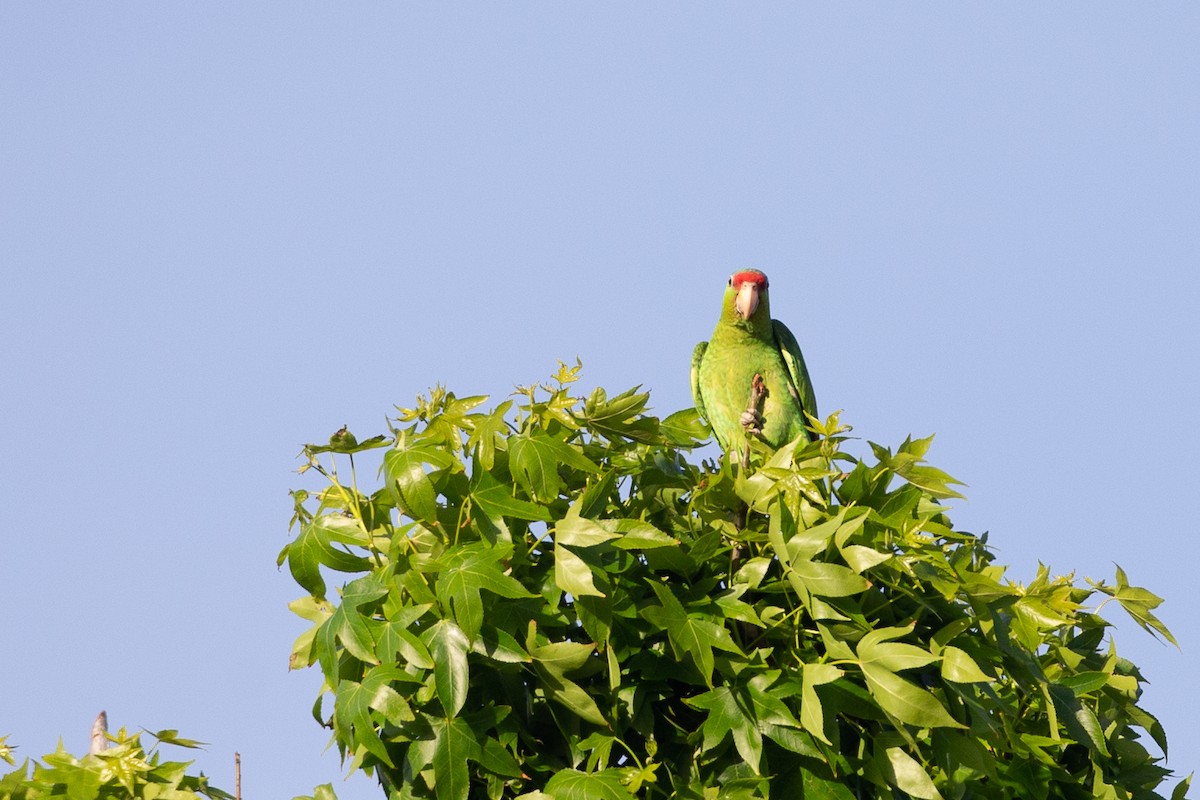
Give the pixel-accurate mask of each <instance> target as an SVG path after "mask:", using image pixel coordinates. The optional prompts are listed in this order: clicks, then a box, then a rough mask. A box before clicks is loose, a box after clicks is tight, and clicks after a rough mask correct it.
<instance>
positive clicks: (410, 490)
mask: <svg viewBox="0 0 1200 800" xmlns="http://www.w3.org/2000/svg"><path fill="white" fill-rule="evenodd" d="M452 461H453V459H452V457H451V456H450V455H449V454H447V453H446V452H445V451H442V450H438V449H435V448H433V447H422V446H416V447H407V448H404V449H393V450H389V451H388V452H387V453H385V454H384V456H383V473H384V475H385V476H386V477H387V481H388V485H389V486H390V487H391V488H392V490H393V491H394V492H395V493H396V504H397V505H398V506H399V507H400V508H401V510H402V511H403V512H404V513H405V514H407V515H408V516H410V517H412V518H413V519H417V520H422V521H425V522H436V521H437V492H436V491H435V490H434V488H433V481H431V480H430V479H429V475H427V474H426V472H425V465H426V464H430V465H433V466H436V467H447V466H449V465H450V464H451V463H452Z"/></svg>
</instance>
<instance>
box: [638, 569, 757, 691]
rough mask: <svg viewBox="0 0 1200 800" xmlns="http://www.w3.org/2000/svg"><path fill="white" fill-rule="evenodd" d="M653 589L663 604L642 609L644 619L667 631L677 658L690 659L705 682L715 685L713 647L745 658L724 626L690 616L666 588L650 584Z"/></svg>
mask: <svg viewBox="0 0 1200 800" xmlns="http://www.w3.org/2000/svg"><path fill="white" fill-rule="evenodd" d="M650 588H651V589H653V590H654V594H655V595H656V596H657V597H658V601H659V603H661V605H660V606H650V607H648V608H645V609H643V610H642V614H643V616H645V617H646V619H648V620H650V622H652V623H654V624H655V625H657V626H658V627H659V628H660V629H662V630H665V631H666V632H667V638H668V639H669V641H670V642H671V648H672V649H673V650H674V651H675V654H676V656H677V657H683V656H685V655H687V656H689V657H690V658H691V660H692V662H693V663H694V664H695V665H696V668H697V669H698V670H699V671H700V675H701V677H703V678H704V682H705V683H706V684H708V685H709V686H712V671H713V665H714V659H713V648H714V647H716V648H719V649H721V650H726V651H728V652H731V653H736V654H738V655H743V654H742V651H741V649H740V648H739V647H738V646H737V645H736V644H735V643H734V641H733V639H732V638H731V637H730V635H729V631H727V630H725V628H724V627H723V626H721V625H717V624H716V623H715V622H713V621H712V620H710V619H706V618H705V617H704V616H702V615H699V614H696V615H692V614H688V613H687V611H685V610H684V608H683V605H682V604H681V603H680V602H679V600H678V599H677V598H676V597H675V595H674V594H672V593H671V590H670V589H668V588H667V587H666V586H663V585H662V584H659V583H651V584H650Z"/></svg>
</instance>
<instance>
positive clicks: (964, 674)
mask: <svg viewBox="0 0 1200 800" xmlns="http://www.w3.org/2000/svg"><path fill="white" fill-rule="evenodd" d="M942 677H943V678H945V679H946V680H948V681H953V682H954V683H989V682H991V681H992V678H990V677H988V676H987V674H986V673H984V671H983V670H981V669H980V668H979V665H978V664H976V663H975V659H973V658H971V656H970V655H968V654H967V653H966V652H965V651H963V650H960V649H959V648H957V647H949V646H947V647H944V648H942Z"/></svg>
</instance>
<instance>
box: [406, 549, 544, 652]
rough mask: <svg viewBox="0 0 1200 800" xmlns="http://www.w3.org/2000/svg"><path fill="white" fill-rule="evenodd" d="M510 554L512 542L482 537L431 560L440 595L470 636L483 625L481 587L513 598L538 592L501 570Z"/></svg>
mask: <svg viewBox="0 0 1200 800" xmlns="http://www.w3.org/2000/svg"><path fill="white" fill-rule="evenodd" d="M511 555H512V545H510V544H497V545H492V544H491V543H489V542H486V541H480V542H473V543H472V544H469V545H464V546H461V547H459V548H457V549H456V550H454V551H452V552H451V553H449V554H448V555H446V556H443V557H442V558H440V559H437V560H436V561H434V562H432V563H431V564H430V568H431V569H436V570H438V571H439V574H438V579H437V587H436V591H437V596H438V599H439V600H440V601H441V602H442V603H443V604H444V605H450V606H452V607H453V609H454V618H455V619H456V620H457V621H458V625H459V627H460V628H462V630H463V633H465V634H466V635H467V638H468V639H470V640H474V639H475V637H476V636H478V635H479V629H480V627H481V626H482V625H483V601H482V599H481V598H480V596H479V593H480V591H481V590H487V591H489V592H491V593H493V594H496V595H499V596H500V597H508V598H513V599H520V598H525V597H535V596H536V595H534V594H533V593H531V592H529V591H528V590H527V589H526V588H525V587H524V586H523V585H521V582H520V581H518V580H516V579H515V578H513V577H512V576H511V575H506V574H504V572H502V571H501V568H500V567H501V564H503V563H504V562H505V561H507V560H508V559H509V557H510V556H511Z"/></svg>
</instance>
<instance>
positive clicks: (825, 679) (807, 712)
mask: <svg viewBox="0 0 1200 800" xmlns="http://www.w3.org/2000/svg"><path fill="white" fill-rule="evenodd" d="M802 674H803V693H802V694H801V700H800V724H801V725H803V726H804V729H805V730H806V731H808V732H809V733H811V734H812V735H813V736H815V737H817V738H818V739H820V740H821V741H822V742H824V743H825V744H832V742H830V741H829V739H828V737H826V735H825V712H824V710H823V709H822V707H821V698H820V696H818V695H817V687H818V686H820V685H821V684H824V683H833V682H834V681H836V680H837V679H838V678H840V677H842V675H844V674H845V672H844V671H843V670H841V669H840V668H838V667H835V666H833V665H832V664H805V665H804V668H803V673H802Z"/></svg>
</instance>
